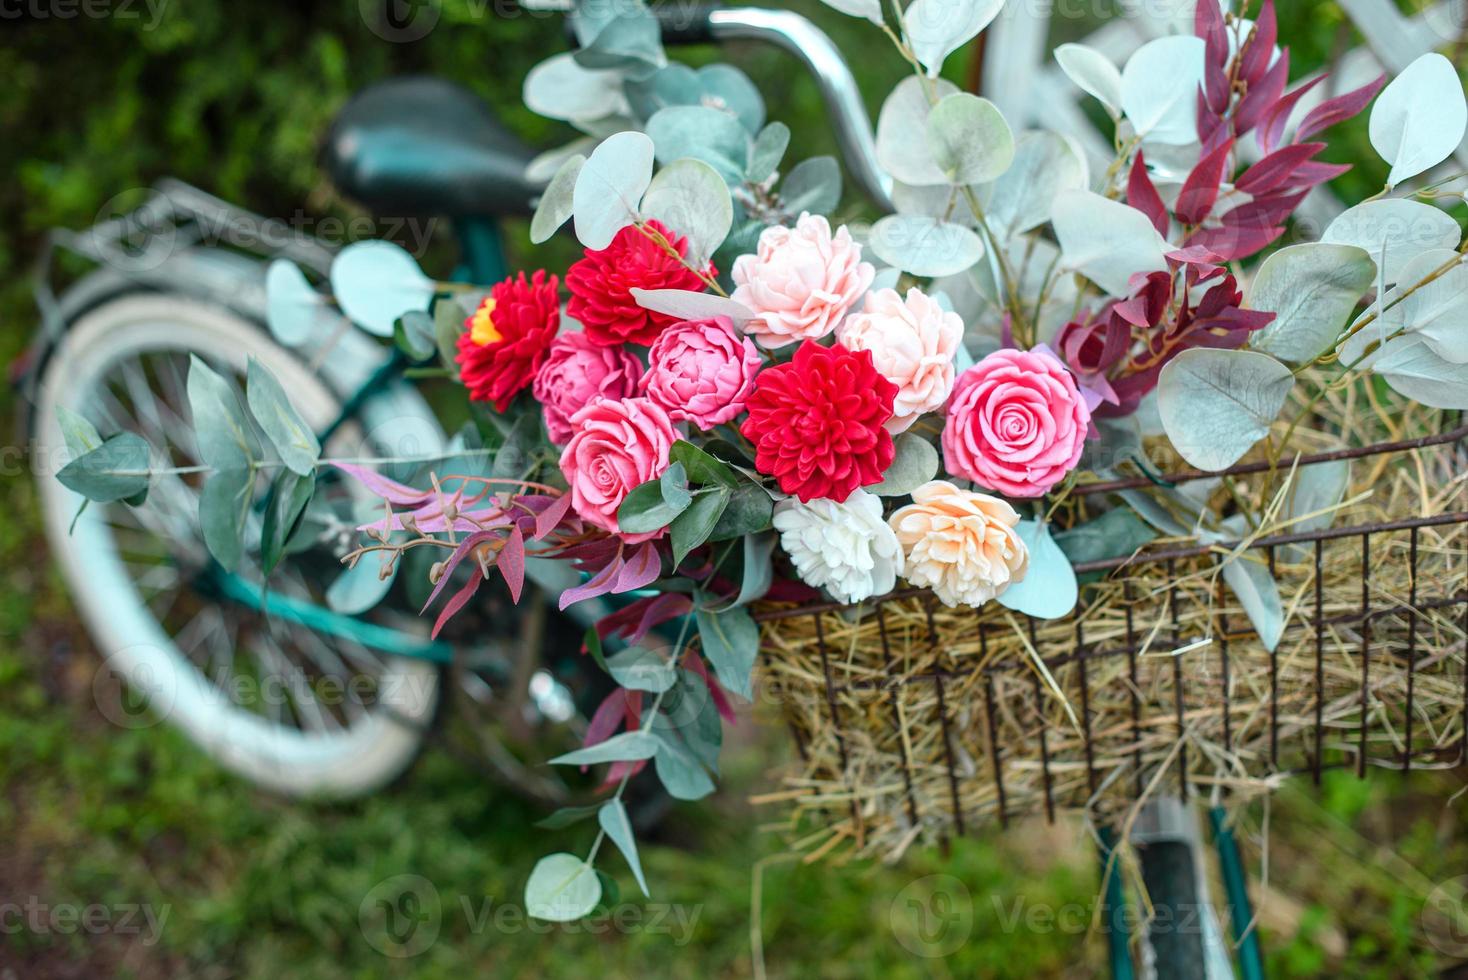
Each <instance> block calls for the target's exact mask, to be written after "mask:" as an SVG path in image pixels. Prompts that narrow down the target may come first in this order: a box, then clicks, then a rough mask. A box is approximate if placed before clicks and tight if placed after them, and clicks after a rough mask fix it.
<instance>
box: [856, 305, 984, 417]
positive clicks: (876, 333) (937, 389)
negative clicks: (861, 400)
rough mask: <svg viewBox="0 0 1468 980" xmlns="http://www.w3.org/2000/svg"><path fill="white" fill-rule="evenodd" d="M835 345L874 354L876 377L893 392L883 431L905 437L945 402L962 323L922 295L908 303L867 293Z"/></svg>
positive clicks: (960, 340) (950, 389)
mask: <svg viewBox="0 0 1468 980" xmlns="http://www.w3.org/2000/svg"><path fill="white" fill-rule="evenodd" d="M836 339H837V340H838V341H840V343H841V346H843V347H845V348H847V349H848V350H868V351H871V352H872V363H873V364H875V365H876V368H877V371H878V372H879V373H880V374H881V375H882V377H884V378H886V379H887V380H888V381H890V382H892V383H893V384H895V385H896V386H897V397H896V399H894V400H893V402H892V419H891V421H889V422H888V423H887V431H889V432H892V433H897V432H905V431H907V429H908V427H910V426H911V425H912V424H913V423H914V422H916V421H917V420H918V416H920V415H923V414H926V413H927V412H933V411H936V410H938V409H939V408H941V407H942V405H943V403H944V402H945V401H947V400H948V394H949V392H951V391H952V390H953V377H954V367H953V359H954V357H956V356H957V354H958V345H959V344H961V343H962V342H963V321H962V320H961V319H959V317H958V314H957V313H950V312H948V311H946V310H944V309H943V307H941V306H939V305H938V301H937V300H935V299H933V298H932V297H930V296H927V295H925V294H924V293H923V291H922V290H920V289H909V290H908V291H907V299H906V300H904V299H903V298H902V297H901V296H899V295H898V294H897V290H895V289H878V290H876V291H875V292H871V293H867V302H866V309H865V310H864V311H863V312H861V313H853V314H852V315H851V316H849V317H847V318H846V319H845V320H844V321H842V323H841V326H840V327H838V328H837V329H836Z"/></svg>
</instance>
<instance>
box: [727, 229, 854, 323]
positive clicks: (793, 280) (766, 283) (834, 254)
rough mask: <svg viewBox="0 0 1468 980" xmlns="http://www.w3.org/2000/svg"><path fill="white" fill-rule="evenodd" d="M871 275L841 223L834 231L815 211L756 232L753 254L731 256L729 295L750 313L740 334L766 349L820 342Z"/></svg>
mask: <svg viewBox="0 0 1468 980" xmlns="http://www.w3.org/2000/svg"><path fill="white" fill-rule="evenodd" d="M875 276H876V269H874V268H873V267H872V265H871V263H869V262H863V261H862V260H861V246H860V245H858V244H857V243H856V242H854V241H852V240H851V232H849V231H847V230H846V228H845V227H842V228H840V229H839V230H837V232H836V233H835V234H834V235H833V234H832V233H831V225H830V224H829V223H828V222H827V221H826V219H825V218H823V217H821V216H820V215H818V214H802V215H801V216H800V220H798V221H797V222H796V223H795V227H794V228H785V227H782V226H779V225H776V226H774V227H770V228H766V229H765V230H764V231H763V232H761V233H760V236H759V248H758V250H757V252H756V254H754V255H741V256H740V257H739V258H737V259H735V260H734V287H735V288H734V294H733V296H732V298H733V299H734V300H735V301H736V302H738V303H742V304H744V305H745V306H746V307H748V308H749V309H750V310H752V311H753V312H754V314H755V318H754V319H753V320H751V321H749V323H748V324H746V325H745V328H744V330H745V333H747V334H749V335H750V336H752V337H754V339H755V340H757V341H759V343H760V345H761V346H763V347H766V348H769V349H774V348H777V347H784V346H786V345H787V344H793V343H796V342H797V341H801V340H819V339H821V338H822V337H824V336H826V334H828V333H830V332H831V331H832V330H834V329H835V328H836V324H837V323H839V322H840V321H841V318H842V317H843V316H845V315H846V311H847V310H849V309H851V307H852V306H853V305H854V304H855V303H856V301H857V300H859V299H861V297H862V294H863V293H865V292H866V291H867V289H868V288H870V287H871V284H872V279H873V277H875Z"/></svg>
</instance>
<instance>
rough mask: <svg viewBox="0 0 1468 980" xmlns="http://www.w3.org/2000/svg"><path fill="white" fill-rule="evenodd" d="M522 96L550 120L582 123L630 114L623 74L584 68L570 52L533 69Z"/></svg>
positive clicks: (528, 105) (533, 108)
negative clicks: (624, 90) (623, 86)
mask: <svg viewBox="0 0 1468 980" xmlns="http://www.w3.org/2000/svg"><path fill="white" fill-rule="evenodd" d="M521 95H522V97H523V98H524V101H525V106H526V108H528V109H530V111H531V112H535V113H538V114H540V115H542V116H545V117H546V118H547V119H563V120H566V121H567V122H579V121H582V120H590V119H602V118H605V117H607V116H614V115H620V114H623V113H626V112H627V100H626V98H625V97H623V95H622V79H621V75H620V74H619V73H618V72H615V71H596V70H593V69H590V68H584V67H582V66H581V65H579V64H577V63H576V58H575V56H574V55H572V54H570V53H564V54H558V55H555V56H554V57H551V58H547V59H546V60H545V61H542V62H541V63H540V64H538V65H536V66H535V67H534V68H532V69H530V74H528V75H526V76H525V85H524V88H523V89H522V92H521Z"/></svg>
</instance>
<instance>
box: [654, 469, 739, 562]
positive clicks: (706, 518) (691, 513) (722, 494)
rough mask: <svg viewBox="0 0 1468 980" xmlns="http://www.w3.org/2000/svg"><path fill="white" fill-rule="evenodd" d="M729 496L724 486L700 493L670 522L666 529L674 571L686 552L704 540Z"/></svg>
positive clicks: (717, 519) (726, 505)
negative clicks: (670, 543) (668, 535)
mask: <svg viewBox="0 0 1468 980" xmlns="http://www.w3.org/2000/svg"><path fill="white" fill-rule="evenodd" d="M731 496H733V493H732V491H730V490H729V488H727V487H715V488H713V489H711V490H706V491H702V492H700V493H699V495H698V496H697V497H695V498H694V500H693V504H692V506H690V507H689V508H688V509H687V510H685V511H684V512H683V513H681V514H679V515H678V516H677V517H675V518H674V519H673V523H672V524H671V525H670V526H669V531H670V532H671V537H672V539H673V540H672V544H673V567H674V568H677V567H678V566H679V565H681V564H682V563H683V559H684V558H687V557H688V553H689V552H690V551H692V550H693V549H694V548H697V547H698V546H699V545H701V544H703V543H704V542H705V541H707V540H708V538H709V535H710V534H711V533H713V530H714V525H716V524H717V523H718V522H719V518H720V517H723V516H724V509H725V508H726V507H728V506H729V498H730V497H731Z"/></svg>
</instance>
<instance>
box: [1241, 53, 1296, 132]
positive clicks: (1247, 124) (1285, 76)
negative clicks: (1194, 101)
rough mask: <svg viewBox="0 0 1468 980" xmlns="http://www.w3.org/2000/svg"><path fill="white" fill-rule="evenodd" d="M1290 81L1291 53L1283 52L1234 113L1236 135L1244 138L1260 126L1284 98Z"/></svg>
mask: <svg viewBox="0 0 1468 980" xmlns="http://www.w3.org/2000/svg"><path fill="white" fill-rule="evenodd" d="M1289 80H1290V53H1289V52H1288V51H1285V52H1283V53H1282V54H1280V56H1279V60H1278V61H1276V62H1275V63H1274V66H1273V67H1271V68H1270V69H1269V70H1268V71H1267V72H1265V73H1264V76H1263V77H1262V78H1260V79H1259V81H1257V82H1255V83H1254V84H1252V85H1250V86H1249V90H1248V91H1247V92H1245V93H1244V97H1243V98H1242V99H1240V100H1239V107H1238V109H1237V110H1236V111H1235V112H1234V133H1235V134H1236V135H1238V136H1243V135H1244V134H1245V133H1247V132H1249V131H1250V130H1252V129H1253V128H1254V127H1255V126H1257V125H1259V120H1261V119H1263V118H1264V116H1265V115H1266V114H1267V113H1268V112H1269V109H1270V107H1271V106H1273V105H1274V104H1275V103H1277V102H1279V100H1280V99H1281V98H1282V97H1283V96H1284V90H1285V85H1287V84H1288V83H1289Z"/></svg>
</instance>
